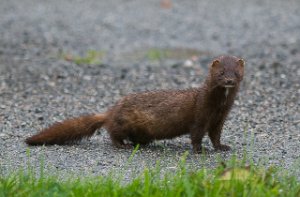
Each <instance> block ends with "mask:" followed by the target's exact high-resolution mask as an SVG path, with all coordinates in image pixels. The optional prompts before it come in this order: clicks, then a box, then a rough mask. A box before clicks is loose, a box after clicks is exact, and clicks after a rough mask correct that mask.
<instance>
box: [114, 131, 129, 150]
mask: <svg viewBox="0 0 300 197" xmlns="http://www.w3.org/2000/svg"><path fill="white" fill-rule="evenodd" d="M109 135H110V139H111V140H112V143H113V145H114V146H116V147H117V148H123V149H130V148H132V147H133V146H132V145H131V144H125V143H124V140H126V139H128V136H126V135H125V132H124V131H122V130H120V131H115V132H114V131H112V132H109Z"/></svg>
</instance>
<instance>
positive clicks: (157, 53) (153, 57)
mask: <svg viewBox="0 0 300 197" xmlns="http://www.w3.org/2000/svg"><path fill="white" fill-rule="evenodd" d="M146 57H147V59H149V60H150V61H160V60H162V59H165V58H166V57H167V51H166V50H163V49H156V48H153V49H149V50H148V51H147V52H146Z"/></svg>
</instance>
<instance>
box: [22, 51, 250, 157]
mask: <svg viewBox="0 0 300 197" xmlns="http://www.w3.org/2000/svg"><path fill="white" fill-rule="evenodd" d="M244 64H245V63H244V60H243V59H240V58H237V57H234V56H220V57H218V58H216V59H215V60H213V61H212V63H211V65H210V67H209V73H208V75H207V77H206V79H205V81H204V83H203V84H202V85H201V86H200V87H198V88H189V89H185V90H157V91H147V92H141V93H135V94H129V95H127V96H125V97H123V98H122V99H121V100H119V101H118V102H117V103H116V104H115V105H114V106H112V107H111V108H109V109H108V110H107V111H106V112H104V113H99V114H91V115H85V116H81V117H78V118H72V119H68V120H65V121H63V122H59V123H55V124H54V125H52V126H50V127H49V128H46V129H44V130H42V131H41V132H40V133H38V134H36V135H34V136H32V137H29V138H27V139H26V140H25V142H26V143H27V144H28V145H53V144H58V145H63V144H67V143H70V142H74V141H79V140H81V139H83V138H88V137H90V136H92V135H93V134H94V133H95V131H96V130H97V129H99V128H101V127H103V128H105V129H106V130H107V132H108V133H109V135H110V138H111V140H112V143H113V145H115V146H116V147H119V148H128V147H132V145H136V144H141V145H144V144H148V143H150V142H152V141H154V140H161V139H171V138H174V137H177V136H180V135H184V134H189V135H190V137H191V143H192V147H193V150H194V151H195V152H201V151H202V150H203V149H202V146H201V144H202V138H203V137H204V135H205V134H208V136H209V138H210V140H211V142H212V145H213V147H214V149H215V150H221V151H228V150H230V146H228V145H225V144H221V141H220V139H221V132H222V128H223V125H224V122H225V120H226V117H227V116H228V113H229V111H230V109H231V108H232V105H233V103H234V99H235V97H236V94H237V92H238V89H239V85H240V82H241V81H242V79H243V76H244ZM128 140H129V141H130V143H125V141H128Z"/></svg>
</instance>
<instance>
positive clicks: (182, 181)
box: [0, 155, 300, 197]
mask: <svg viewBox="0 0 300 197" xmlns="http://www.w3.org/2000/svg"><path fill="white" fill-rule="evenodd" d="M185 158H186V155H184V156H183V157H182V159H181V161H180V162H179V163H178V164H177V169H176V170H174V171H172V172H165V173H164V174H163V175H162V173H161V170H162V168H161V167H160V165H159V164H158V165H157V166H156V167H154V168H153V169H149V168H145V169H144V171H143V172H142V173H141V174H140V175H137V176H136V177H134V178H133V179H132V180H131V181H124V179H123V178H122V177H124V176H123V175H122V173H121V176H120V174H118V173H115V174H114V172H113V173H111V174H110V175H107V176H99V177H83V178H76V179H74V178H72V177H70V178H69V179H68V178H67V179H65V180H60V179H59V178H58V177H57V176H55V175H45V174H44V172H43V167H41V168H40V170H39V173H38V174H36V173H35V172H36V171H35V170H34V169H33V168H32V167H30V166H28V168H27V169H26V170H19V171H18V172H15V173H11V174H10V175H6V176H4V175H2V176H1V178H0V196H170V197H176V196H209V197H211V196H255V197H259V196H264V197H265V196H272V197H273V196H293V197H295V196H296V197H297V196H300V183H299V182H298V181H297V179H296V177H292V176H289V175H286V174H285V173H284V172H283V171H281V170H279V169H276V168H269V169H263V168H259V167H255V166H254V165H251V166H246V167H245V162H238V161H237V159H236V158H233V159H231V160H230V161H229V162H227V164H226V165H227V167H226V165H225V164H223V163H220V165H219V167H217V168H215V169H207V168H201V169H198V170H196V171H195V170H190V169H189V168H188V165H187V164H186V162H185ZM131 160H132V157H131V158H130V159H129V161H131ZM27 165H30V164H27ZM41 165H43V162H41ZM129 166H130V162H129V163H128V167H129ZM0 167H1V166H0ZM0 175H1V174H0Z"/></svg>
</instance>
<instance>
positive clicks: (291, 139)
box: [0, 0, 300, 177]
mask: <svg viewBox="0 0 300 197" xmlns="http://www.w3.org/2000/svg"><path fill="white" fill-rule="evenodd" d="M299 35H300V2H299V1H297V0H289V1H285V0H282V1H280V0H269V1H268V0H256V1H246V0H228V1H225V0H224V1H223V0H218V1H217V0H215V1H204V0H203V1H196V0H189V1H184V3H183V1H180V0H178V1H175V0H174V1H172V7H171V8H169V9H165V8H162V7H161V5H160V2H159V1H158V0H157V1H146V0H144V1H141V0H126V1H123V0H114V1H98V0H93V1H88V2H86V1H79V0H77V1H58V0H52V1H50V0H49V1H39V0H24V1H16V0H2V1H0V100H1V102H0V149H1V151H0V166H1V169H2V170H4V172H7V170H12V169H16V168H19V167H22V166H26V165H27V162H30V163H31V164H32V165H37V166H39V165H40V160H41V158H44V161H45V163H46V165H47V166H48V167H49V169H56V170H57V172H68V173H71V172H72V173H74V175H87V174H97V175H99V174H107V173H108V172H109V171H110V170H113V169H117V170H119V171H122V170H124V169H125V172H126V173H129V174H130V173H132V172H138V171H140V170H141V169H143V168H144V167H145V166H149V167H152V166H154V165H155V163H156V162H157V161H160V163H161V166H163V168H162V169H163V170H172V169H174V168H176V166H177V164H178V160H180V158H181V156H182V154H183V153H184V152H185V151H191V146H190V140H189V137H188V136H183V137H180V138H176V139H173V140H167V141H158V142H155V143H154V144H151V145H150V146H148V147H145V148H142V149H141V150H139V151H138V152H137V154H136V155H135V157H134V158H133V163H132V164H130V165H129V167H126V166H127V165H126V163H127V161H128V158H129V156H130V155H131V151H129V150H120V149H116V148H115V147H113V146H112V144H111V142H110V139H109V137H108V135H107V134H106V132H101V133H100V132H99V133H98V134H97V135H95V136H94V137H92V138H91V139H90V140H86V141H83V142H81V143H78V144H75V145H70V146H51V147H30V148H29V150H30V157H29V156H28V151H27V150H28V147H27V146H26V145H25V144H24V142H23V140H24V138H25V137H28V136H30V135H32V134H34V133H36V132H37V131H38V130H40V129H41V128H43V127H46V126H47V125H49V124H51V123H53V122H55V121H60V120H63V119H64V118H68V117H74V116H78V115H81V114H85V113H96V112H103V111H105V109H106V108H107V107H108V106H110V105H112V104H113V103H114V102H115V101H116V100H117V99H119V98H120V97H121V96H123V95H125V94H128V93H130V92H137V91H142V90H153V89H171V88H186V87H191V86H193V87H194V86H198V85H199V84H200V83H201V81H202V80H203V79H204V77H205V75H206V73H207V65H208V63H209V62H210V61H211V60H212V58H213V57H216V56H218V55H220V54H233V55H236V56H240V57H243V58H244V59H245V60H246V63H247V64H246V73H245V74H246V77H245V80H244V82H243V84H242V87H241V91H240V94H239V96H238V98H237V100H236V103H235V107H234V109H233V110H232V113H231V114H230V117H229V118H228V121H227V122H226V125H225V128H224V132H223V138H222V140H223V141H224V142H226V143H228V144H230V145H231V146H233V147H234V150H233V151H232V152H228V153H216V152H214V151H211V152H210V154H208V155H207V156H206V157H204V158H203V157H202V156H201V155H195V154H190V155H189V156H188V159H187V162H188V163H189V164H191V165H192V166H193V167H195V168H199V167H201V166H215V164H216V163H217V162H218V161H219V160H220V159H228V158H230V157H231V156H232V155H233V154H234V153H235V152H237V154H238V156H239V157H242V155H243V154H244V152H246V154H247V155H248V158H250V159H253V160H254V161H255V162H256V163H257V164H261V165H265V166H270V165H276V166H282V167H284V168H286V169H292V171H291V172H293V173H295V174H296V175H297V176H298V177H300V171H299V169H300V159H299V155H300V146H299V145H300V142H299V141H300V99H299V96H300V79H299V78H300V36H299ZM157 49H160V50H161V51H162V52H163V53H166V54H168V55H166V56H164V58H162V59H160V60H157V59H155V58H154V59H153V58H152V59H151V58H150V56H149V53H150V52H152V53H155V52H157V51H158V50H157ZM89 50H95V51H98V52H101V53H103V54H104V55H103V57H102V63H101V64H93V65H88V64H81V65H77V64H76V63H74V62H72V61H67V60H65V59H64V56H66V57H69V56H71V55H72V56H83V55H84V54H85V53H86V52H87V51H89ZM204 144H205V146H207V147H209V148H210V149H212V148H211V144H210V142H209V141H208V139H205V142H204ZM63 174H64V173H62V174H61V175H63Z"/></svg>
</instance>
